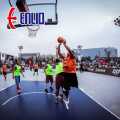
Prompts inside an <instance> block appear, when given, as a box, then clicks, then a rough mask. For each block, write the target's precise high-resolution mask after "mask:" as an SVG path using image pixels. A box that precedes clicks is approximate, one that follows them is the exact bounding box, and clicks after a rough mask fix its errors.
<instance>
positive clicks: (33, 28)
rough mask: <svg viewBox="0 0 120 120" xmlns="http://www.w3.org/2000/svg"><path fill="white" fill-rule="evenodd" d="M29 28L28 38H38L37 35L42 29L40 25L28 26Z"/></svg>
mask: <svg viewBox="0 0 120 120" xmlns="http://www.w3.org/2000/svg"><path fill="white" fill-rule="evenodd" d="M27 28H28V31H29V35H28V37H31V38H34V37H36V33H37V32H38V30H39V29H40V26H39V25H35V26H27Z"/></svg>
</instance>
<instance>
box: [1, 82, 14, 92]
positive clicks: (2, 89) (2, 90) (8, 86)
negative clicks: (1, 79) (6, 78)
mask: <svg viewBox="0 0 120 120" xmlns="http://www.w3.org/2000/svg"><path fill="white" fill-rule="evenodd" d="M14 84H15V83H13V84H12V85H10V86H8V87H6V88H2V89H1V90H0V92H1V91H3V90H5V89H7V88H9V87H11V86H13V85H14Z"/></svg>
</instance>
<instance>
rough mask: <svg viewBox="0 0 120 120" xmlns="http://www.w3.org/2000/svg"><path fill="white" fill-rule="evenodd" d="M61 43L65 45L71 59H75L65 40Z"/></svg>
mask: <svg viewBox="0 0 120 120" xmlns="http://www.w3.org/2000/svg"><path fill="white" fill-rule="evenodd" d="M63 45H64V46H65V48H66V49H67V51H68V52H69V53H70V55H71V57H72V58H73V59H76V56H75V55H74V53H73V52H72V51H71V49H70V48H69V47H68V46H67V45H66V40H64V41H63Z"/></svg>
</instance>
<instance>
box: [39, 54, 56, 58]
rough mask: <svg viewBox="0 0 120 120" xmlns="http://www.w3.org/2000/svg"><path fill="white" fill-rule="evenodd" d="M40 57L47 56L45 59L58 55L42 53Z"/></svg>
mask: <svg viewBox="0 0 120 120" xmlns="http://www.w3.org/2000/svg"><path fill="white" fill-rule="evenodd" d="M40 58H45V59H51V58H52V59H56V55H53V54H47V55H45V54H43V55H41V56H40Z"/></svg>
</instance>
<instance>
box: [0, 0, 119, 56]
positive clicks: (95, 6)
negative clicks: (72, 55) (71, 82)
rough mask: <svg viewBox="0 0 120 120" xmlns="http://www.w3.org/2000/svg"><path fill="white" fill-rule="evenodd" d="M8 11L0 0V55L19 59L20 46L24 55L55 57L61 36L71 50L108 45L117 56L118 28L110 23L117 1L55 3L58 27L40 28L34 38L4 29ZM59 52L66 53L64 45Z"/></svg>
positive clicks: (22, 30) (116, 13)
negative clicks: (53, 55)
mask: <svg viewBox="0 0 120 120" xmlns="http://www.w3.org/2000/svg"><path fill="white" fill-rule="evenodd" d="M27 1H28V0H27ZM33 1H34V0H33ZM38 1H39V2H40V1H41V0H38ZM42 1H43V0H42ZM49 1H50V0H49ZM51 1H52V0H51ZM9 10H10V5H9V3H8V0H0V52H2V53H6V54H11V55H15V56H18V53H19V49H18V46H19V45H22V46H23V50H22V52H23V53H29V52H40V54H55V53H56V51H55V50H56V49H55V47H56V46H57V45H58V42H57V38H58V37H60V36H61V37H63V38H64V39H66V41H67V45H68V46H69V47H70V48H71V49H75V48H77V46H78V45H82V49H87V48H99V47H107V46H110V47H115V48H117V50H118V56H120V27H118V26H115V25H114V22H113V21H114V20H115V19H116V18H118V17H119V16H120V0H58V25H50V26H46V25H41V26H40V29H39V31H38V32H37V34H36V37H35V38H30V37H28V34H29V33H28V30H27V28H26V27H24V28H17V29H15V30H12V29H7V23H8V20H7V19H6V18H7V16H8V12H9ZM38 12H39V11H38ZM49 12H50V11H49ZM61 52H62V53H66V52H67V51H66V49H65V48H64V46H63V45H62V46H61Z"/></svg>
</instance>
